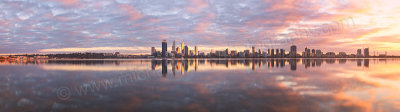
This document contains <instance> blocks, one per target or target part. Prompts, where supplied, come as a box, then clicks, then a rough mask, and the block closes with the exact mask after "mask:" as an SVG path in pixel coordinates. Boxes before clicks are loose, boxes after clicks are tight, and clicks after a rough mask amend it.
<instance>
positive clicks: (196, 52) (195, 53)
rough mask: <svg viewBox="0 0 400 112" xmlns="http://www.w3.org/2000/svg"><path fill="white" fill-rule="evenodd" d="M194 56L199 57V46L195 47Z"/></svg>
mask: <svg viewBox="0 0 400 112" xmlns="http://www.w3.org/2000/svg"><path fill="white" fill-rule="evenodd" d="M194 55H195V56H197V55H199V49H197V46H194Z"/></svg>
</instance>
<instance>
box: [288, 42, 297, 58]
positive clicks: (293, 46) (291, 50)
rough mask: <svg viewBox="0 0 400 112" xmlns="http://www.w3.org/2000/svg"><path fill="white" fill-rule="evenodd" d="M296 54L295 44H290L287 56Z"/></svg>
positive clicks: (293, 56)
mask: <svg viewBox="0 0 400 112" xmlns="http://www.w3.org/2000/svg"><path fill="white" fill-rule="evenodd" d="M296 55H297V47H296V46H295V45H292V46H290V52H289V56H290V57H291V58H295V57H296Z"/></svg>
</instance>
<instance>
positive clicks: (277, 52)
mask: <svg viewBox="0 0 400 112" xmlns="http://www.w3.org/2000/svg"><path fill="white" fill-rule="evenodd" d="M275 57H279V49H276V53H275Z"/></svg>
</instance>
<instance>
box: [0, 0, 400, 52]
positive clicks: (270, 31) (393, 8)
mask: <svg viewBox="0 0 400 112" xmlns="http://www.w3.org/2000/svg"><path fill="white" fill-rule="evenodd" d="M399 3H400V2H399V1H396V0H393V1H390V0H1V1H0V39H1V40H0V54H16V53H65V52H115V51H120V52H121V53H126V54H141V53H143V54H146V53H149V52H150V47H151V46H154V47H156V48H159V49H160V47H161V41H162V40H164V39H165V40H167V41H168V50H171V45H172V41H173V40H176V41H177V44H179V45H180V42H181V41H182V40H184V41H185V44H186V45H189V47H192V48H193V47H194V46H195V45H197V46H199V49H200V51H204V52H209V51H210V50H211V49H215V50H222V49H226V48H229V49H233V50H244V49H249V48H250V47H251V46H256V48H261V49H264V50H266V49H268V48H284V49H286V50H288V49H289V46H290V45H292V44H295V45H297V46H298V49H299V50H303V49H304V48H305V47H310V48H316V49H321V50H323V51H324V52H327V51H334V52H339V51H346V52H348V53H355V52H356V49H358V48H364V47H369V48H370V49H371V51H370V52H371V54H373V52H374V51H376V52H377V53H378V52H379V53H384V51H387V52H388V53H389V54H394V55H400V37H399V36H400V32H399V31H398V30H399V29H400V5H398V4H399Z"/></svg>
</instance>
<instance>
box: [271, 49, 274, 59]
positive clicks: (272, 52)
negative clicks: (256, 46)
mask: <svg viewBox="0 0 400 112" xmlns="http://www.w3.org/2000/svg"><path fill="white" fill-rule="evenodd" d="M271 57H275V51H274V49H271Z"/></svg>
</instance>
